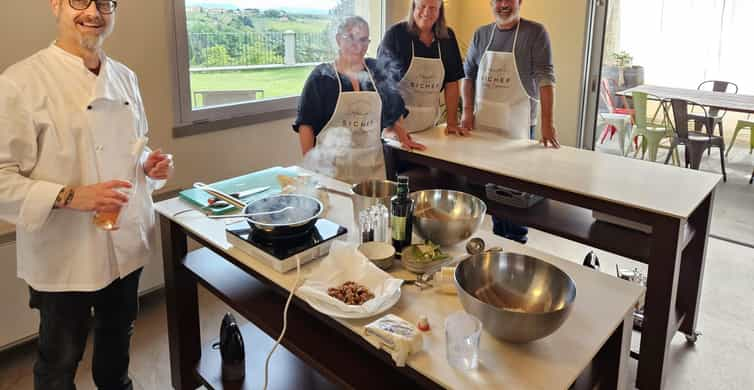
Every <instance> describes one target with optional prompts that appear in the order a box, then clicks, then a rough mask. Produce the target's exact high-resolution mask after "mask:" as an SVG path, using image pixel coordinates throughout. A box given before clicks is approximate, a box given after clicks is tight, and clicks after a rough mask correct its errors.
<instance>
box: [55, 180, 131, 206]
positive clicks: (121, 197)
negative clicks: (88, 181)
mask: <svg viewBox="0 0 754 390" xmlns="http://www.w3.org/2000/svg"><path fill="white" fill-rule="evenodd" d="M131 187H132V186H131V183H129V182H127V181H123V180H110V181H107V182H104V183H97V184H92V185H89V186H81V187H76V188H74V189H73V190H72V191H73V198H72V199H71V202H70V203H68V205H67V206H66V207H67V208H69V209H74V210H79V211H116V210H118V209H120V208H121V207H123V205H125V204H126V203H128V196H126V194H124V193H123V192H124V191H123V190H120V191H119V190H118V189H119V188H125V189H127V188H131Z"/></svg>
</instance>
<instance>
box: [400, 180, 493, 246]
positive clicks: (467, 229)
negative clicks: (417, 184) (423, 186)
mask: <svg viewBox="0 0 754 390" xmlns="http://www.w3.org/2000/svg"><path fill="white" fill-rule="evenodd" d="M411 198H413V199H414V218H413V223H414V232H416V234H418V235H419V237H421V238H423V239H425V240H430V241H432V242H434V243H435V244H440V245H443V246H449V245H455V244H457V243H459V242H461V241H463V240H466V239H468V238H469V237H471V236H472V235H473V234H474V233H475V232H476V231H477V229H479V226H480V225H481V224H482V220H483V219H484V214H485V213H486V212H487V205H485V204H484V202H483V201H482V200H481V199H479V198H477V197H476V196H474V195H470V194H467V193H465V192H458V191H451V190H425V191H417V192H414V193H412V194H411Z"/></svg>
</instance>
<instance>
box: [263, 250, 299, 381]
mask: <svg viewBox="0 0 754 390" xmlns="http://www.w3.org/2000/svg"><path fill="white" fill-rule="evenodd" d="M300 277H301V258H300V257H299V256H298V255H296V281H295V282H293V288H291V293H290V295H288V300H287V301H286V302H285V308H284V309H283V329H282V330H281V331H280V336H279V337H278V339H277V340H276V341H275V345H273V346H272V349H271V350H270V353H268V354H267V359H265V361H264V387H263V389H264V390H267V382H268V379H269V369H270V358H271V357H272V354H273V352H275V350H276V349H277V347H278V345H280V341H281V340H283V336H285V331H286V329H287V328H288V306H290V304H291V300H292V299H293V294H294V293H295V292H296V289H297V288H298V281H299V278H300Z"/></svg>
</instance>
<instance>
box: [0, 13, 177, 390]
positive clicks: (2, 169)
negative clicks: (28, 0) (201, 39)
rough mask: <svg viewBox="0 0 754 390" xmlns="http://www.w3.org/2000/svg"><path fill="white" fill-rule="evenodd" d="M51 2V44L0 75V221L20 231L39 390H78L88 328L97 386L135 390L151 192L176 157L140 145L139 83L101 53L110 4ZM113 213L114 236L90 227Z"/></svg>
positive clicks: (150, 247) (150, 245)
mask: <svg viewBox="0 0 754 390" xmlns="http://www.w3.org/2000/svg"><path fill="white" fill-rule="evenodd" d="M50 5H51V8H52V11H53V14H54V15H55V18H56V20H57V37H56V40H55V41H54V42H53V43H52V44H51V45H50V46H49V47H47V48H45V49H42V50H40V51H39V52H37V53H36V54H34V55H32V56H31V57H29V58H26V59H24V60H23V61H21V62H19V63H16V64H14V65H12V66H11V67H9V68H8V69H6V70H5V71H4V72H3V73H2V74H1V75H0V139H2V140H3V141H2V142H0V219H2V220H4V221H8V222H10V223H13V224H15V225H16V239H17V248H18V256H17V257H18V276H19V277H20V278H22V279H24V280H25V281H26V282H27V284H28V285H29V290H30V303H29V305H30V306H31V307H32V308H35V309H38V310H39V313H40V326H39V341H38V356H37V359H36V362H35V363H34V387H35V388H36V389H73V388H75V387H74V376H75V373H76V368H77V366H78V363H79V361H80V360H81V356H82V354H83V351H84V347H85V344H86V338H87V335H88V333H89V330H90V327H92V325H93V328H94V332H93V333H94V356H93V362H92V371H93V376H94V382H95V384H96V385H97V387H98V388H100V389H131V388H132V384H131V380H130V379H129V377H128V363H129V344H130V337H131V334H132V333H133V323H134V320H135V318H136V313H137V306H138V305H137V290H138V283H139V275H140V273H141V269H142V267H143V266H144V264H145V263H146V261H147V258H148V257H149V256H150V254H151V253H152V251H154V250H155V242H153V241H152V237H154V229H155V220H154V219H155V218H154V213H153V210H152V206H153V205H152V200H151V192H152V191H153V190H154V189H156V188H159V187H161V186H162V185H163V184H164V180H165V179H167V178H168V176H169V174H170V172H171V170H172V160H171V158H170V156H169V155H166V154H163V153H162V152H161V151H159V150H156V151H150V150H149V149H147V148H144V147H143V145H144V144H145V142H146V134H147V130H148V128H147V121H146V116H145V113H144V107H143V105H142V100H141V96H140V94H139V88H138V83H137V80H136V76H135V75H134V73H133V72H132V71H131V70H130V69H128V68H127V67H125V66H124V65H123V64H121V63H119V62H116V61H114V60H112V59H110V58H108V57H107V56H106V55H105V53H104V52H103V51H102V43H103V41H104V40H105V38H106V37H107V36H108V35H109V34H110V33H111V32H112V30H113V26H114V23H115V8H116V2H115V1H108V0H97V1H96V2H95V1H91V0H50ZM115 210H120V217H119V220H118V225H119V227H120V228H119V229H118V230H114V231H105V230H102V229H100V228H98V227H96V226H95V225H94V224H93V215H94V214H95V213H96V212H108V211H115ZM91 317H93V321H92V318H91Z"/></svg>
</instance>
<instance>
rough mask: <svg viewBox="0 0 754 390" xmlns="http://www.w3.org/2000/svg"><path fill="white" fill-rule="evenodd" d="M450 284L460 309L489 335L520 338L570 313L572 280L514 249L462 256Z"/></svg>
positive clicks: (532, 336)
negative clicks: (479, 323)
mask: <svg viewBox="0 0 754 390" xmlns="http://www.w3.org/2000/svg"><path fill="white" fill-rule="evenodd" d="M455 285H456V290H457V291H458V297H459V298H460V299H461V304H462V305H463V308H464V309H465V310H466V311H467V312H468V313H470V314H473V315H474V316H476V317H477V318H479V319H480V320H481V321H482V324H483V325H484V328H485V329H486V330H487V332H489V333H490V334H491V335H493V336H495V337H497V338H499V339H501V340H505V341H510V342H514V343H526V342H529V341H533V340H537V339H540V338H543V337H545V336H548V335H550V334H552V333H553V332H555V331H556V330H557V329H558V328H560V326H561V325H563V322H565V320H566V318H568V315H569V314H570V312H571V309H572V308H573V302H574V301H575V300H576V285H575V284H574V282H573V279H571V277H570V276H568V274H566V273H565V272H563V271H562V270H560V269H559V268H557V267H555V266H554V265H552V264H550V263H548V262H546V261H543V260H539V259H536V258H534V257H531V256H526V255H522V254H518V253H508V252H487V253H484V254H479V255H474V256H471V257H470V258H468V259H466V260H464V261H462V262H461V263H460V264H459V265H458V267H457V268H456V271H455Z"/></svg>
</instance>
